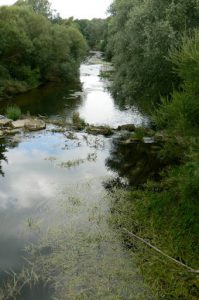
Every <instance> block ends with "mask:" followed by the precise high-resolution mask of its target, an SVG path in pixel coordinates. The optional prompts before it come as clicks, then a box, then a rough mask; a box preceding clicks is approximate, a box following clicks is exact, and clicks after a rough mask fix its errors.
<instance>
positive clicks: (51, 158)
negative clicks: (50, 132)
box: [45, 156, 57, 162]
mask: <svg viewBox="0 0 199 300" xmlns="http://www.w3.org/2000/svg"><path fill="white" fill-rule="evenodd" d="M45 160H48V161H50V162H53V161H55V160H57V158H56V157H55V156H49V157H46V158H45Z"/></svg>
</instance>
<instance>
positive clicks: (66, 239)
mask: <svg viewBox="0 0 199 300" xmlns="http://www.w3.org/2000/svg"><path fill="white" fill-rule="evenodd" d="M101 67H102V62H100V60H99V59H98V57H96V56H95V57H92V58H91V59H90V60H88V62H86V63H85V64H83V65H82V66H81V69H80V80H81V83H74V84H73V85H70V86H69V85H68V86H67V85H66V86H63V85H55V84H49V85H47V86H43V87H40V88H38V89H35V90H33V91H31V92H29V93H26V94H23V95H20V96H18V97H16V99H14V102H15V103H16V104H17V105H19V106H20V107H21V109H22V111H23V112H24V113H25V112H27V111H29V112H30V113H31V114H33V115H37V114H40V115H47V116H49V117H52V118H54V117H58V118H64V119H65V118H66V119H67V120H69V119H70V118H71V115H72V113H73V112H74V111H78V112H79V113H80V115H81V116H82V117H83V118H84V119H85V120H86V122H88V123H92V124H100V125H101V124H106V125H110V126H112V127H117V126H118V125H121V124H126V123H134V124H136V125H141V124H147V122H148V119H147V117H145V116H143V115H142V114H141V113H140V112H139V111H138V109H137V108H135V107H133V108H127V107H123V108H121V107H120V108H119V107H118V106H117V104H116V103H115V102H114V99H113V98H112V96H111V95H110V93H109V92H108V90H107V82H106V81H104V80H101V79H100V77H99V73H100V69H101ZM4 110H5V103H3V102H2V103H1V113H3V111H4ZM53 128H54V127H53V126H52V125H48V127H47V129H46V130H44V131H41V132H38V133H25V134H18V135H16V136H15V137H14V138H12V140H9V139H7V140H1V141H0V274H1V278H2V281H3V278H4V277H5V271H6V270H8V269H12V270H15V271H19V272H20V270H21V268H22V265H23V263H24V256H25V254H24V247H25V246H26V245H27V244H28V243H29V242H33V243H35V244H38V245H40V247H41V249H46V248H48V247H50V249H54V245H55V244H56V243H57V241H59V243H58V245H57V244H56V245H57V248H56V251H54V250H52V253H51V255H50V260H49V255H47V254H46V253H45V255H44V256H43V255H42V254H41V252H42V251H43V250H42V251H40V252H39V253H40V255H37V257H35V258H33V260H35V264H36V267H35V269H36V270H37V271H38V272H40V270H39V267H40V266H42V265H43V266H44V265H45V266H48V269H47V270H46V272H45V274H47V275H46V276H49V277H52V286H53V290H54V292H53V291H51V289H49V288H44V289H43V287H41V284H39V286H36V287H35V288H33V289H26V290H24V291H23V296H20V297H19V299H29V300H30V299H34V300H35V299H37V300H44V299H45V300H47V299H55V298H53V295H54V293H55V294H56V297H57V298H56V299H60V300H61V299H69V300H71V299H149V298H147V297H148V296H146V294H145V293H146V290H145V288H144V285H143V283H142V280H141V278H140V277H139V275H138V273H137V269H136V266H135V264H134V262H133V259H132V257H130V254H129V253H128V252H127V250H125V249H124V248H123V246H122V244H121V242H120V239H119V237H118V236H117V233H116V232H114V231H113V230H112V229H111V228H110V226H109V225H108V222H107V219H108V217H109V206H110V203H109V201H108V198H107V195H106V191H105V190H104V188H103V182H105V181H106V180H107V179H110V178H114V176H116V174H115V173H114V172H113V171H111V169H107V167H106V163H105V162H106V160H107V158H108V157H109V154H110V151H111V140H110V139H107V138H104V137H101V136H99V137H94V136H91V135H87V134H85V133H75V136H74V138H73V139H71V138H67V136H66V135H64V134H62V133H53V132H52V129H53ZM58 228H59V230H58ZM60 228H62V229H60ZM49 232H50V234H49ZM43 236H45V239H43ZM44 252H45V251H44ZM47 252H48V251H47ZM57 253H59V255H58V254H57ZM31 255H32V254H31ZM37 260H38V262H37ZM47 262H48V263H47ZM65 263H66V264H67V266H68V267H65V268H64V269H62V268H63V265H64V264H65ZM77 266H78V267H77ZM55 269H56V271H55ZM91 279H92V280H91ZM59 284H60V286H59ZM58 290H59V292H58Z"/></svg>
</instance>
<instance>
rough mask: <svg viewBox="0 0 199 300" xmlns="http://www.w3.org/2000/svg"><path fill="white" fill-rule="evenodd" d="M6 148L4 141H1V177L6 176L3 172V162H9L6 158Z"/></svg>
mask: <svg viewBox="0 0 199 300" xmlns="http://www.w3.org/2000/svg"><path fill="white" fill-rule="evenodd" d="M5 153H6V146H5V144H4V142H3V140H1V139H0V176H4V172H3V170H2V165H1V164H2V161H7V159H6V156H5Z"/></svg>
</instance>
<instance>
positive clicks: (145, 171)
mask: <svg viewBox="0 0 199 300" xmlns="http://www.w3.org/2000/svg"><path fill="white" fill-rule="evenodd" d="M159 150H160V146H159V145H157V144H153V143H152V144H151V143H141V142H137V143H136V142H132V143H130V144H126V143H125V142H124V137H117V138H115V139H114V140H113V142H112V148H111V151H110V156H109V158H108V159H107V160H106V165H107V167H108V168H109V169H110V170H112V171H114V172H116V173H117V174H118V175H119V176H120V177H121V178H126V179H127V180H128V182H129V184H130V185H134V186H137V185H140V184H143V183H145V182H146V181H147V180H148V179H158V178H159V175H158V174H159V171H160V170H161V169H162V168H163V165H164V162H163V161H162V160H161V159H160V158H159V156H158V151H159Z"/></svg>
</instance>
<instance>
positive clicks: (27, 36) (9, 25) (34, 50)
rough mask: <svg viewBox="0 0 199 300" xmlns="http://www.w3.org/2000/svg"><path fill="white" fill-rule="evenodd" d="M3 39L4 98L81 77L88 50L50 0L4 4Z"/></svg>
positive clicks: (0, 90) (0, 76)
mask: <svg viewBox="0 0 199 300" xmlns="http://www.w3.org/2000/svg"><path fill="white" fill-rule="evenodd" d="M0 41H1V43H0V97H5V96H10V95H13V94H16V93H19V92H23V91H26V90H27V89H29V88H32V87H35V86H38V85H39V84H41V83H45V82H47V81H60V80H65V81H67V80H73V79H74V78H77V75H78V70H79V65H80V62H81V60H82V59H83V57H84V55H85V53H86V49H87V44H86V41H85V39H84V37H83V35H82V34H81V33H80V31H79V30H78V28H77V26H76V25H75V24H74V22H68V23H67V22H62V21H61V18H60V16H59V15H58V14H57V13H55V12H53V11H52V10H51V8H50V4H49V2H48V1H47V0H19V1H18V2H16V4H15V5H13V6H9V7H8V6H3V7H0Z"/></svg>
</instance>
